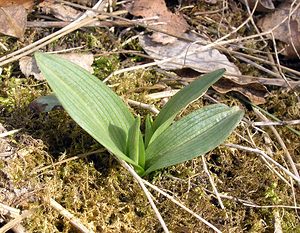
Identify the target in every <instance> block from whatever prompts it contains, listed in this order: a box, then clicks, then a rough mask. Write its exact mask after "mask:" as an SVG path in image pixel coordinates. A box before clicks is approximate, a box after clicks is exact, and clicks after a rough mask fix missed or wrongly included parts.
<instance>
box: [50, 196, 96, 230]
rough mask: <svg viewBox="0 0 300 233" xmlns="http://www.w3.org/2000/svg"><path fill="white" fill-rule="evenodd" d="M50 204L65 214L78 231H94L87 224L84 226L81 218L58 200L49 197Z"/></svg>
mask: <svg viewBox="0 0 300 233" xmlns="http://www.w3.org/2000/svg"><path fill="white" fill-rule="evenodd" d="M49 204H50V206H51V207H53V208H54V209H55V210H56V211H58V212H59V213H60V214H61V215H62V216H64V217H65V218H66V219H68V221H70V223H71V224H72V226H74V227H75V228H76V229H77V230H78V231H80V232H82V233H93V232H94V231H92V230H91V229H88V228H87V227H86V226H84V225H83V224H82V223H81V222H80V220H79V219H77V218H76V217H75V216H74V215H73V214H72V213H70V212H69V211H68V210H66V209H65V208H64V207H62V206H61V205H60V204H59V203H58V202H56V201H55V200H54V199H52V198H50V199H49Z"/></svg>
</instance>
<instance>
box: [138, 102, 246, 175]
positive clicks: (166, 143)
mask: <svg viewBox="0 0 300 233" xmlns="http://www.w3.org/2000/svg"><path fill="white" fill-rule="evenodd" d="M242 116H243V111H241V110H239V108H237V107H233V108H230V107H228V106H226V105H223V104H217V105H210V106H207V107H204V108H202V109H199V110H197V111H195V112H192V113H191V114H189V115H188V116H185V117H184V118H182V119H181V120H179V121H177V122H175V123H174V124H173V125H171V126H170V127H169V128H168V129H166V130H165V131H164V132H163V133H161V134H160V135H159V136H158V137H157V138H156V139H155V140H154V141H153V142H152V143H150V144H149V145H148V148H147V149H146V167H145V170H146V171H145V173H144V174H143V175H146V174H148V173H150V172H152V171H154V170H157V169H160V168H164V167H168V166H171V165H175V164H178V163H181V162H184V161H187V160H190V159H193V158H195V157H197V156H199V155H203V154H205V153H206V152H208V151H210V150H212V149H214V148H215V147H217V146H218V145H219V144H220V143H222V142H223V141H224V140H225V139H226V138H227V137H228V136H229V134H230V133H231V132H232V131H233V129H234V128H235V127H236V126H237V124H238V123H239V122H240V120H241V118H242Z"/></svg>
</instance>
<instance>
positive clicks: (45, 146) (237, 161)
mask: <svg viewBox="0 0 300 233" xmlns="http://www.w3.org/2000/svg"><path fill="white" fill-rule="evenodd" d="M209 2H210V1H182V5H181V6H180V7H181V8H178V7H177V6H176V4H175V5H172V6H169V8H170V9H171V10H172V11H178V9H181V10H180V12H181V13H182V14H183V15H184V16H185V19H186V20H187V22H188V23H189V26H190V28H191V29H190V30H195V31H197V32H199V33H200V34H203V35H206V36H207V37H208V38H210V39H211V40H212V41H215V40H216V39H218V38H219V37H221V36H223V35H226V34H228V33H230V32H231V31H232V30H233V29H234V28H237V27H239V25H241V24H242V23H243V22H245V21H246V20H247V19H248V17H249V14H248V13H247V10H246V7H245V6H244V5H243V4H241V3H240V2H239V1H233V0H229V1H228V2H227V1H226V2H227V4H228V5H227V7H226V9H225V10H220V9H223V4H224V2H225V1H217V3H216V4H211V3H209ZM211 2H213V1H211ZM188 6H190V7H188ZM120 9H121V6H120V5H114V6H113V11H118V10H120ZM197 12H202V14H196V13H197ZM205 12H206V13H205ZM37 14H38V12H37V10H33V11H32V12H31V13H30V14H29V16H28V18H29V19H35V17H37ZM260 15H261V14H259V13H257V14H255V16H253V18H254V19H255V20H256V18H257V17H260ZM121 16H122V17H125V18H127V19H132V15H131V16H128V13H124V14H123V15H120V17H121ZM220 22H222V23H221V24H220ZM220 25H221V26H220ZM57 30H58V29H57V28H39V27H31V28H27V29H26V31H25V35H24V40H23V41H20V40H18V39H15V38H12V37H9V36H4V35H1V36H0V43H1V44H2V45H4V46H2V47H1V46H0V56H3V57H4V56H5V55H7V54H10V53H12V52H13V51H18V49H20V48H23V47H25V46H27V45H30V44H32V43H33V42H35V41H38V40H40V39H41V38H44V37H45V36H47V35H49V34H51V33H53V32H56V31H57ZM144 30H145V29H144V28H142V27H139V26H130V27H125V26H116V25H114V27H113V26H106V27H82V28H80V29H77V30H75V31H72V32H69V33H68V34H66V35H64V36H62V37H61V38H59V39H56V40H55V41H53V42H49V43H48V44H46V45H45V46H43V47H41V50H42V51H45V52H53V51H67V50H68V49H72V52H76V53H79V52H80V53H81V52H84V53H87V52H91V53H92V54H93V56H94V62H93V64H92V68H93V70H94V75H95V76H96V77H98V78H99V79H101V80H104V79H105V78H107V77H108V76H109V75H110V74H112V73H113V72H116V71H119V70H122V69H123V68H127V67H135V66H137V65H142V64H146V63H149V62H153V59H151V58H150V57H149V56H147V55H146V54H145V52H144V51H143V48H142V47H141V45H140V44H139V41H138V37H136V35H138V34H140V33H141V32H143V31H144ZM256 33H257V32H256V31H255V28H254V27H253V25H252V24H251V21H248V23H246V24H245V25H244V26H243V27H241V29H240V30H238V31H237V32H236V33H233V34H232V35H231V36H230V37H229V39H232V40H233V42H232V43H231V44H226V45H224V48H225V49H227V50H228V49H229V50H231V51H233V52H239V53H240V54H239V56H238V55H237V54H234V53H229V52H228V53H225V54H226V55H227V57H228V59H229V61H230V62H232V63H234V64H235V65H236V66H237V67H238V69H239V70H240V72H241V74H242V75H241V78H243V77H256V80H257V83H258V84H257V85H261V86H263V87H264V88H265V90H266V94H265V96H263V97H262V96H259V97H257V98H260V102H261V103H259V104H258V105H259V107H257V105H255V104H252V105H251V104H250V102H252V103H253V101H252V100H251V96H250V100H249V98H248V99H247V98H246V97H249V96H246V97H245V95H243V91H244V92H249V90H246V91H245V89H246V87H243V86H242V87H239V88H237V89H238V92H237V91H236V89H235V90H233V89H232V90H230V91H228V92H227V93H223V94H222V93H220V92H218V91H217V89H214V88H211V89H209V90H208V91H207V93H206V95H205V96H203V97H202V98H200V99H199V100H197V101H195V102H193V103H192V104H191V105H190V106H189V107H188V108H187V109H185V110H184V112H183V113H182V114H181V115H186V114H187V113H189V112H190V111H193V110H194V109H198V108H200V107H202V106H205V105H208V104H211V103H212V99H213V100H215V101H217V102H220V103H224V104H227V105H229V106H234V105H237V106H239V107H240V108H241V109H243V110H244V111H245V116H244V120H243V121H242V122H241V124H240V125H239V126H238V127H237V128H236V130H235V131H234V133H232V134H231V136H230V137H229V138H228V139H227V140H226V142H225V143H224V144H222V145H221V146H219V147H218V148H216V149H214V150H213V151H211V152H209V153H207V154H206V155H204V156H200V157H198V158H195V159H193V160H191V161H187V162H185V163H182V164H179V165H175V166H171V167H168V168H165V169H162V170H159V171H156V172H153V173H151V174H150V175H149V176H147V177H145V180H147V181H148V182H150V183H151V184H153V185H155V186H156V187H157V188H158V189H160V190H163V191H164V192H166V193H167V194H169V195H170V196H172V197H173V198H174V199H176V200H178V201H179V202H180V203H182V204H184V205H185V206H186V207H187V208H188V209H190V210H191V211H192V212H194V213H196V214H198V215H199V216H201V217H202V218H204V219H205V220H207V221H208V222H210V223H211V224H212V225H213V226H215V227H216V228H218V229H219V230H220V231H222V232H274V231H276V232H300V217H299V215H298V211H299V208H300V204H299V203H300V189H299V183H297V181H295V179H293V177H291V176H290V175H288V174H287V173H286V172H285V171H284V170H283V169H282V167H278V166H277V165H276V164H275V163H274V161H276V162H277V163H279V164H281V165H282V166H283V167H285V168H287V169H288V170H290V172H291V173H293V174H294V171H293V169H292V167H291V161H290V160H289V156H290V158H291V159H292V160H293V165H294V166H295V167H296V169H298V170H300V140H299V135H300V125H299V122H298V124H296V125H289V123H288V122H289V121H292V120H299V119H300V105H299V100H298V98H299V97H298V96H297V92H298V93H299V86H300V85H299V82H300V75H299V71H297V70H296V69H295V68H293V67H291V68H289V70H292V72H290V71H289V70H286V69H277V68H278V67H279V66H276V57H278V56H275V55H276V54H275V52H274V47H273V46H274V45H273V43H272V40H270V39H268V38H267V37H264V40H265V41H266V42H267V44H264V41H262V40H261V38H260V37H255V38H253V39H248V40H244V41H242V40H240V38H244V37H249V36H251V35H255V34H256ZM241 54H244V55H246V56H247V55H249V56H253V57H258V58H261V59H263V60H267V61H269V62H273V65H270V64H271V63H264V62H263V61H255V60H252V62H250V63H249V62H245V59H244V60H241V59H239V57H240V56H241ZM244 58H245V57H244ZM271 58H273V60H272V59H271ZM279 58H280V59H281V58H282V57H281V56H279ZM247 59H250V58H249V57H247ZM250 60H251V59H250ZM280 61H281V60H280ZM284 62H286V61H284ZM253 63H255V64H258V65H259V66H255V65H253ZM286 63H287V62H286ZM293 63H294V64H296V66H297V64H298V68H299V61H298V63H297V61H296V62H295V59H294V60H293ZM260 67H264V68H265V69H267V70H268V71H272V73H271V72H266V71H265V70H262V69H260ZM274 67H277V68H274ZM1 68H2V71H1V76H0V77H1V78H0V86H1V89H0V135H1V137H0V168H1V169H0V213H1V215H0V224H1V225H0V226H4V227H5V226H7V225H5V224H6V223H8V224H9V223H11V224H12V225H13V226H14V227H13V228H12V230H13V231H14V232H22V230H24V229H26V232H76V231H78V229H77V230H76V226H77V228H78V224H82V225H84V226H85V227H86V228H87V229H90V230H91V231H93V232H163V229H162V226H161V224H160V222H159V221H158V220H157V216H156V215H155V213H154V211H153V210H152V208H151V206H150V204H149V202H148V200H147V198H146V196H145V194H144V192H143V190H142V189H141V187H140V186H139V184H138V183H137V181H136V180H135V178H133V177H132V175H131V174H130V173H129V172H128V171H127V170H126V169H125V168H124V167H123V166H122V165H121V164H120V163H119V162H118V160H116V159H115V158H114V156H113V155H111V154H109V153H108V152H107V151H106V150H105V149H104V148H103V147H102V146H101V145H99V143H97V142H96V141H95V140H94V139H93V138H91V136H89V135H88V134H87V133H86V132H84V131H83V130H82V129H81V128H80V127H79V126H78V125H77V124H76V123H75V122H74V121H73V120H72V119H71V118H70V117H69V116H68V114H67V113H66V112H64V111H63V110H60V109H58V110H53V111H50V112H46V113H45V112H36V111H34V110H33V109H32V108H30V104H31V103H32V101H34V100H35V99H37V98H38V97H40V96H44V95H47V94H49V93H51V90H50V88H49V86H48V85H47V83H46V81H45V80H37V79H36V78H35V77H34V76H32V75H31V76H29V77H25V75H24V74H23V73H22V72H21V70H20V65H19V63H18V59H16V60H14V61H12V62H9V63H7V64H5V65H3V66H2V67H1ZM274 73H276V75H275V76H276V77H274V75H271V74H274ZM282 74H284V75H285V76H284V77H288V81H287V82H289V81H291V82H293V83H295V85H294V88H293V89H291V88H289V87H286V86H287V85H285V81H284V79H283V78H280V77H278V76H282ZM297 74H298V75H297ZM196 75H197V76H199V74H196ZM191 76H192V77H195V74H194V72H191V70H183V71H182V70H181V71H180V72H179V71H177V72H176V73H175V72H173V71H167V70H163V69H160V68H158V67H157V66H150V67H148V68H140V69H138V68H137V69H132V70H130V71H124V72H119V73H116V74H115V75H112V76H111V78H110V79H109V80H108V82H107V84H108V85H109V86H110V87H111V88H112V89H113V90H114V91H115V92H116V93H117V94H118V95H119V96H121V97H122V98H123V99H124V100H125V101H126V100H128V99H130V100H134V101H138V102H141V103H145V104H149V105H154V106H156V107H157V108H158V109H159V108H161V106H162V104H163V101H162V100H161V99H150V98H148V97H149V94H151V93H152V94H153V93H156V92H161V91H165V90H168V91H169V90H172V89H179V88H182V87H183V86H184V85H186V83H188V82H189V80H188V79H190V78H191ZM266 80H267V81H266ZM269 80H271V81H269ZM263 82H264V83H263ZM272 82H273V83H276V82H277V83H282V84H280V85H278V84H277V85H272ZM265 83H266V84H265ZM270 83H271V84H270ZM247 85H249V86H251V85H252V84H249V83H247V84H246V86H247ZM244 88H245V89H244ZM250 88H251V87H250ZM253 88H255V85H254V86H253ZM256 91H257V92H259V91H261V88H258V89H257V90H254V94H253V95H254V97H253V96H252V97H253V99H254V100H255V99H256V97H255V93H256ZM250 92H251V90H250ZM241 93H242V94H241ZM132 112H134V114H139V115H140V116H141V117H142V120H144V118H145V116H146V114H147V113H149V109H145V108H142V107H140V106H132ZM274 117H276V118H278V119H280V120H281V121H285V122H287V124H285V125H279V126H278V125H275V126H269V125H263V126H259V125H255V124H254V123H255V122H263V121H266V118H267V120H268V121H271V122H276V121H277V120H276V119H275V118H274ZM17 129H19V131H18V132H14V131H13V130H17ZM5 133H8V134H9V133H11V134H10V135H9V136H5ZM229 143H230V144H235V145H240V146H244V147H246V149H241V148H233V147H230V146H229V145H228V144H229ZM251 149H252V151H251ZM261 152H264V153H265V154H267V155H268V156H270V158H271V160H272V161H271V160H266V159H265V157H262V156H261ZM205 165H206V166H207V169H204V167H205ZM298 178H299V177H298ZM212 185H214V186H215V187H216V189H217V192H216V191H214V189H213V186H212ZM148 189H149V191H150V193H151V194H152V197H153V199H154V202H155V204H156V206H157V208H158V210H159V212H160V213H161V215H162V218H163V219H164V221H165V224H166V226H167V227H168V229H169V230H170V232H176V233H177V232H213V230H212V229H211V228H210V227H209V226H207V225H206V224H204V223H203V222H202V221H201V220H199V218H197V217H195V215H192V214H191V213H188V212H187V211H186V210H184V209H183V208H181V207H179V206H178V205H177V204H176V203H174V202H173V200H172V199H170V198H168V197H166V196H164V195H162V194H160V193H158V192H157V191H156V190H154V189H152V188H151V187H148ZM216 194H217V195H216ZM218 196H219V198H218ZM58 203H59V204H60V205H61V208H62V209H59V208H58V207H57V205H56V204H58ZM65 210H67V211H69V212H70V213H71V214H73V217H72V218H71V219H68V217H66V214H65V213H64V212H63V211H65ZM297 210H298V211H297ZM13 220H19V221H16V222H15V223H14V224H13V222H12V221H13ZM1 221H2V223H1ZM3 229H4V228H3ZM280 230H281V231H280ZM0 232H3V231H1V228H0ZM23 232H25V231H23ZM79 232H80V230H79ZM81 232H85V230H84V229H83V230H82V229H81Z"/></svg>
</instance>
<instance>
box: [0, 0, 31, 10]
mask: <svg viewBox="0 0 300 233" xmlns="http://www.w3.org/2000/svg"><path fill="white" fill-rule="evenodd" d="M10 6H23V7H24V8H25V9H26V10H28V9H30V8H31V7H33V6H34V0H1V1H0V7H10Z"/></svg>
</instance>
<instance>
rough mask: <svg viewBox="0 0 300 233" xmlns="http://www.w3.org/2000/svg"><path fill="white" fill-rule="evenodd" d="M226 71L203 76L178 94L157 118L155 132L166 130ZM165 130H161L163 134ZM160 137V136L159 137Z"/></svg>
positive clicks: (154, 125)
mask: <svg viewBox="0 0 300 233" xmlns="http://www.w3.org/2000/svg"><path fill="white" fill-rule="evenodd" d="M224 72H225V69H219V70H216V71H213V72H211V73H208V74H205V75H202V76H201V77H199V78H198V79H196V80H195V81H193V82H192V83H190V85H188V86H186V87H184V88H183V89H181V90H180V91H179V92H177V93H176V94H175V95H174V96H173V97H172V98H171V99H170V100H169V101H168V102H167V103H166V105H165V106H164V107H163V108H162V110H161V111H160V113H159V114H158V116H157V118H156V119H155V120H154V122H153V131H155V130H157V129H158V128H159V127H160V126H162V125H164V129H166V128H167V127H168V126H169V125H170V124H172V122H173V120H174V118H175V117H176V115H177V114H178V113H179V112H180V111H181V110H182V109H183V108H185V107H186V106H187V105H188V104H190V103H191V102H192V101H194V100H196V99H197V98H199V97H200V96H201V95H203V94H204V93H205V91H206V90H207V89H208V88H209V87H210V86H211V85H213V84H214V83H215V82H216V81H218V80H219V79H220V78H221V77H222V75H223V74H224ZM162 131H163V130H161V132H162ZM157 136H158V135H157Z"/></svg>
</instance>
